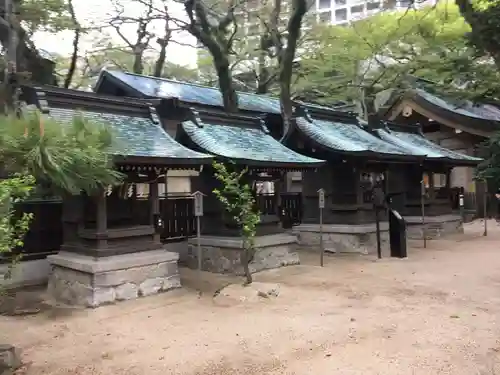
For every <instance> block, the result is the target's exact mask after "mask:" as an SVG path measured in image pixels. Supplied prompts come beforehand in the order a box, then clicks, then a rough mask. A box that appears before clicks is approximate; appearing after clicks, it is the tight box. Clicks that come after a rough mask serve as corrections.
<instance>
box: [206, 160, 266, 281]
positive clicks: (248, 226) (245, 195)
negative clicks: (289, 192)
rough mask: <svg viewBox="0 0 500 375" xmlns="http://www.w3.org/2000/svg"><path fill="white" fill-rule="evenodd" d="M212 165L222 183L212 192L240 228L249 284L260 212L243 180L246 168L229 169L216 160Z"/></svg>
mask: <svg viewBox="0 0 500 375" xmlns="http://www.w3.org/2000/svg"><path fill="white" fill-rule="evenodd" d="M213 167H214V170H215V177H216V178H217V179H218V180H219V181H220V182H221V184H222V188H221V189H220V190H219V189H215V190H214V191H213V192H214V194H215V195H216V196H217V198H218V199H219V201H220V202H221V203H222V204H223V205H224V208H225V210H226V211H227V212H228V213H229V214H230V215H231V216H232V218H233V219H234V221H235V222H236V224H237V225H238V226H239V227H240V230H241V237H242V239H243V251H244V259H242V262H243V268H244V270H245V275H246V279H247V284H250V283H251V282H252V275H251V273H250V270H249V268H248V262H249V258H250V254H251V253H252V252H253V251H254V250H255V235H256V232H257V225H258V224H259V222H260V213H259V212H258V211H257V210H256V209H255V199H254V196H253V193H252V188H251V187H250V185H248V184H246V183H245V182H244V178H245V176H246V174H247V172H248V169H247V168H245V169H243V170H242V171H237V170H232V171H231V170H230V169H228V167H227V166H226V165H224V164H222V163H218V162H214V163H213Z"/></svg>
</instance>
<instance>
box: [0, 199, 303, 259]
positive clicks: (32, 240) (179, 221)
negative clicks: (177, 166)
mask: <svg viewBox="0 0 500 375" xmlns="http://www.w3.org/2000/svg"><path fill="white" fill-rule="evenodd" d="M281 204H282V207H281V208H282V218H281V219H282V221H283V225H284V226H285V227H291V226H292V225H297V224H300V222H301V220H302V197H301V194H300V193H284V194H282V200H281ZM257 205H258V208H259V210H260V211H261V212H262V213H264V214H272V213H275V212H276V209H275V205H276V201H275V199H274V196H273V195H260V196H258V197H257ZM135 207H137V209H138V210H139V211H141V212H137V217H140V219H141V220H140V221H141V222H144V224H146V223H147V221H148V220H149V219H147V216H148V212H149V203H148V202H147V200H145V199H144V200H139V201H136V206H135ZM16 208H17V210H18V213H22V212H29V213H33V216H34V218H33V221H32V222H31V225H30V230H29V231H28V233H27V235H26V237H25V240H24V246H23V248H22V249H19V250H18V251H20V252H21V253H22V254H23V260H35V259H43V258H45V257H47V256H48V255H51V254H55V253H57V252H58V251H59V248H60V247H61V245H62V242H63V225H62V202H61V201H60V200H53V201H47V200H40V201H28V202H23V203H22V204H19V205H18V206H17V207H16ZM160 214H161V217H162V219H163V222H164V229H163V232H162V233H161V239H162V241H165V242H169V241H178V240H183V239H185V238H188V237H193V236H195V235H196V217H195V216H194V200H193V197H192V196H191V195H176V196H168V197H166V198H161V199H160ZM3 261H5V259H3ZM0 262H2V259H0Z"/></svg>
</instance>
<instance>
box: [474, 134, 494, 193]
mask: <svg viewBox="0 0 500 375" xmlns="http://www.w3.org/2000/svg"><path fill="white" fill-rule="evenodd" d="M481 146H482V147H481V157H482V158H483V159H484V160H483V162H481V163H480V164H479V165H478V167H477V169H476V178H477V179H478V180H487V181H488V183H489V184H490V185H491V186H495V187H496V188H498V187H500V133H496V134H495V135H494V136H493V137H491V138H489V139H487V140H486V141H485V142H484V143H483V144H482V145H481Z"/></svg>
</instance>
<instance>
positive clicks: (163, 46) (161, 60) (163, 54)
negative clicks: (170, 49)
mask: <svg viewBox="0 0 500 375" xmlns="http://www.w3.org/2000/svg"><path fill="white" fill-rule="evenodd" d="M157 42H158V44H159V45H160V55H159V56H158V59H156V62H155V70H154V72H153V76H155V77H161V76H162V74H163V66H164V65H165V60H166V58H167V45H168V41H167V40H166V39H158V40H157Z"/></svg>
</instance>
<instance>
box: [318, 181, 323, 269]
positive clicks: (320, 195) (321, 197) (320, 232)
mask: <svg viewBox="0 0 500 375" xmlns="http://www.w3.org/2000/svg"><path fill="white" fill-rule="evenodd" d="M318 207H319V247H320V252H321V255H320V264H321V267H323V263H324V256H325V246H324V245H323V208H325V190H324V189H323V188H321V189H319V190H318Z"/></svg>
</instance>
